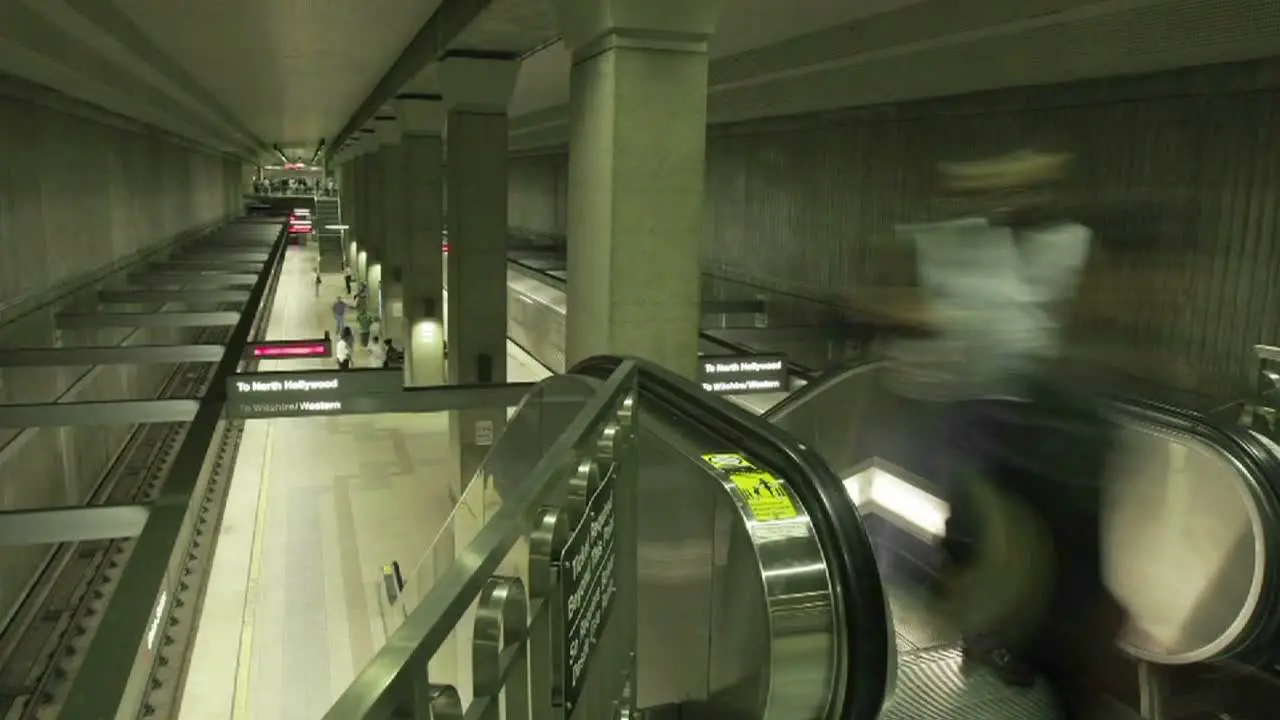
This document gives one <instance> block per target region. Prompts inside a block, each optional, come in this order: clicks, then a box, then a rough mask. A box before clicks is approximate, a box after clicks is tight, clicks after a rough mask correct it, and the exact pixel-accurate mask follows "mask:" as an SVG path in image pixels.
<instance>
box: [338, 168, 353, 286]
mask: <svg viewBox="0 0 1280 720" xmlns="http://www.w3.org/2000/svg"><path fill="white" fill-rule="evenodd" d="M333 161H334V164H335V165H336V166H337V168H338V171H337V173H336V175H337V178H338V222H339V223H341V224H342V225H343V226H344V227H345V228H346V229H345V230H343V231H342V267H343V270H344V271H347V272H350V269H351V268H352V267H354V257H355V253H354V252H353V247H354V241H353V240H352V238H354V237H355V235H354V233H352V231H351V203H352V198H351V175H352V172H353V171H352V167H351V149H350V147H349V146H343V147H342V148H341V149H340V150H338V153H337V154H336V155H334V157H333Z"/></svg>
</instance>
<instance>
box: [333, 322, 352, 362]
mask: <svg viewBox="0 0 1280 720" xmlns="http://www.w3.org/2000/svg"><path fill="white" fill-rule="evenodd" d="M355 347H356V344H355V336H354V335H353V334H352V332H351V328H349V327H344V328H342V331H341V332H340V333H338V344H337V345H334V346H333V357H334V359H335V360H337V361H338V369H339V370H350V369H351V358H352V355H353V354H354V353H355Z"/></svg>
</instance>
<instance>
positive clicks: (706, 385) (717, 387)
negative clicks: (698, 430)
mask: <svg viewBox="0 0 1280 720" xmlns="http://www.w3.org/2000/svg"><path fill="white" fill-rule="evenodd" d="M698 363H699V380H700V381H701V382H702V389H703V390H706V391H707V392H711V393H715V394H717V395H751V394H753V393H772V392H786V391H787V359H786V358H785V357H783V356H782V355H703V356H701V357H699V358H698Z"/></svg>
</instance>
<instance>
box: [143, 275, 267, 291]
mask: <svg viewBox="0 0 1280 720" xmlns="http://www.w3.org/2000/svg"><path fill="white" fill-rule="evenodd" d="M257 280H258V276H257V274H255V273H217V274H205V273H201V272H198V271H197V272H178V271H172V272H137V273H132V274H130V275H129V284H130V285H138V286H141V287H175V288H176V287H183V288H233V287H234V288H251V287H253V284H254V283H255V282H257Z"/></svg>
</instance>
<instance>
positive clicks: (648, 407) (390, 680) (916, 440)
mask: <svg viewBox="0 0 1280 720" xmlns="http://www.w3.org/2000/svg"><path fill="white" fill-rule="evenodd" d="M882 371H883V367H882V366H877V365H864V366H862V367H856V368H850V369H846V370H843V371H840V372H836V373H833V374H830V375H828V376H826V377H824V378H820V379H818V380H815V381H814V382H813V383H811V384H810V386H809V387H808V388H807V389H806V390H804V391H803V392H802V393H799V394H796V395H795V396H793V398H792V399H790V400H789V401H787V402H786V403H784V404H783V405H781V406H779V407H778V408H776V410H774V411H772V413H771V414H770V416H769V418H768V419H769V420H771V421H772V422H766V421H765V420H763V419H762V418H760V417H759V416H757V415H756V414H754V413H752V412H751V411H749V410H747V409H744V408H742V407H739V406H737V405H735V404H733V403H732V402H730V401H728V400H726V399H724V398H721V397H714V396H711V395H709V394H707V393H705V392H703V391H702V390H701V389H700V387H699V386H698V385H697V384H695V383H693V382H691V381H689V380H687V379H684V378H681V377H678V376H676V375H674V374H672V373H670V372H668V371H666V370H664V369H662V368H659V367H656V366H653V365H651V364H649V363H646V362H643V361H637V360H624V359H621V358H613V357H599V358H594V359H591V360H588V361H586V362H584V363H581V364H579V365H578V366H576V367H573V368H570V370H569V372H568V373H566V374H564V375H558V376H553V377H551V378H548V379H547V380H545V381H544V382H542V383H540V384H539V385H538V386H537V388H536V389H535V390H534V391H533V392H532V393H531V394H530V395H529V396H528V397H527V398H526V399H525V400H524V401H523V402H522V403H521V405H520V407H519V408H518V409H517V411H516V412H515V414H514V415H513V416H512V419H511V421H510V424H509V425H508V427H507V430H506V432H505V433H504V434H503V435H502V436H501V437H500V438H499V440H498V442H497V443H496V444H495V445H494V446H493V448H492V449H491V451H490V453H489V454H488V456H487V457H486V459H485V461H484V463H483V464H482V467H481V469H480V470H479V471H478V472H477V473H476V475H475V478H474V479H473V481H472V483H471V485H470V487H468V488H467V489H466V490H465V491H464V495H463V497H462V498H461V499H460V501H459V504H458V508H457V510H455V513H454V515H453V516H452V517H451V519H450V526H449V527H446V529H445V531H442V533H441V537H442V538H446V539H448V540H449V541H450V543H452V542H453V541H455V540H457V538H458V537H459V533H458V532H457V528H458V527H462V526H464V525H468V524H469V525H471V526H472V530H471V534H470V537H471V539H470V540H467V541H466V542H465V544H461V545H458V546H456V547H455V546H453V545H452V544H450V545H449V546H448V547H447V548H444V550H446V551H447V552H441V550H442V548H441V547H436V546H433V547H432V548H430V549H429V550H428V552H427V553H426V555H425V556H424V560H423V562H422V563H421V564H420V565H419V567H418V569H417V570H416V571H415V572H414V573H413V577H412V578H411V579H410V582H409V584H408V585H407V586H406V587H405V589H404V592H403V593H402V594H401V597H400V600H399V605H398V607H397V606H393V607H390V608H388V616H394V621H393V622H388V623H387V632H388V637H387V642H386V644H385V646H384V647H383V648H382V649H381V650H380V651H379V652H378V653H377V655H376V656H375V657H374V658H373V659H372V661H371V662H370V663H369V665H368V666H367V667H366V668H365V669H364V670H363V671H362V672H361V673H360V675H359V677H357V678H356V680H355V682H354V683H353V684H352V685H351V687H350V688H349V689H348V691H347V692H346V693H344V694H343V695H342V696H341V697H340V698H339V699H338V701H337V703H336V704H335V705H334V707H333V709H332V710H331V712H330V713H329V714H328V716H327V717H328V718H332V719H333V720H363V719H367V720H382V719H383V718H389V717H400V716H410V717H421V716H429V717H435V718H437V719H440V720H451V719H454V718H457V719H459V720H460V719H461V718H463V717H472V716H475V715H476V714H477V713H481V715H482V716H487V715H483V712H485V711H484V710H479V709H476V708H486V707H489V708H491V707H492V706H493V704H495V703H502V704H505V707H506V708H507V710H506V713H505V716H506V717H515V718H525V717H543V716H547V715H546V713H547V712H550V716H556V717H564V718H566V719H567V720H596V719H598V718H637V717H642V718H644V720H688V719H689V718H698V719H699V720H720V719H723V720H757V719H764V718H767V719H769V720H783V719H784V718H785V719H786V720H828V719H831V720H834V719H837V718H838V719H840V720H877V719H881V720H935V719H937V720H944V719H945V720H970V719H972V720H1004V719H1005V718H1010V719H1012V718H1017V719H1018V720H1038V719H1039V718H1044V719H1045V720H1049V718H1052V717H1053V711H1052V708H1051V707H1050V703H1049V698H1048V697H1047V695H1046V693H1045V692H1044V690H1043V688H1040V687H1032V688H1029V689H1018V688H1012V687H1009V686H1006V685H1005V684H1003V683H1002V682H1000V680H999V679H997V678H996V677H995V676H994V675H993V674H991V673H990V672H989V671H987V670H984V669H983V668H981V667H965V666H964V665H963V664H962V662H961V657H960V653H959V651H958V649H957V643H956V638H955V637H954V635H953V634H951V633H950V632H949V631H948V630H947V629H946V628H945V627H943V626H941V625H940V624H938V623H937V622H935V621H934V620H933V618H932V616H931V614H930V613H929V612H928V610H927V608H926V602H925V599H924V594H923V593H922V592H920V588H922V587H924V586H925V585H927V578H926V577H925V576H926V575H927V574H928V573H929V572H931V569H932V567H933V566H935V565H936V560H935V559H933V558H931V557H930V553H931V552H932V547H933V541H934V540H935V539H936V537H937V535H938V533H939V532H941V523H942V520H943V519H944V518H945V514H946V507H945V504H943V503H942V502H941V501H940V500H938V499H937V498H938V497H940V496H941V493H940V492H939V491H938V488H936V487H934V486H932V485H931V484H930V481H929V477H930V474H931V473H934V472H935V471H934V470H933V469H931V468H930V467H929V465H928V460H929V457H930V453H929V442H930V440H929V438H930V437H931V435H930V432H929V428H928V426H927V421H928V417H929V415H930V413H923V412H918V408H916V409H913V408H911V407H909V406H907V405H905V404H903V403H900V402H898V401H897V399H896V398H894V397H893V396H891V395H889V394H887V393H885V392H883V391H882V390H880V388H881V387H882V386H883V383H882V382H881V380H880V378H878V377H877V373H879V372H882ZM1115 407H1116V410H1117V413H1118V414H1119V416H1120V417H1121V420H1122V421H1123V426H1124V433H1125V439H1124V452H1123V458H1124V460H1123V461H1122V462H1120V463H1119V464H1118V465H1117V468H1118V471H1117V472H1118V473H1119V474H1118V475H1117V481H1118V482H1117V483H1116V485H1117V487H1119V488H1121V489H1122V490H1123V493H1122V494H1121V495H1120V496H1118V497H1116V498H1114V500H1115V503H1114V504H1115V507H1117V508H1118V511H1117V512H1116V513H1114V517H1112V518H1110V522H1109V525H1108V527H1109V530H1110V537H1109V538H1108V543H1107V547H1108V550H1109V555H1110V557H1109V559H1110V560H1111V565H1112V569H1113V571H1114V572H1115V576H1114V578H1113V580H1118V581H1124V580H1125V579H1126V578H1128V580H1129V582H1128V584H1127V585H1126V584H1124V583H1123V582H1121V585H1122V587H1121V594H1122V596H1123V599H1124V600H1125V601H1126V602H1127V603H1128V604H1129V605H1130V606H1131V607H1133V608H1134V610H1135V618H1136V622H1135V625H1134V628H1133V630H1132V631H1131V632H1130V633H1128V634H1127V635H1126V636H1125V639H1124V643H1125V649H1126V650H1128V651H1129V653H1128V655H1129V658H1128V659H1122V663H1123V667H1118V668H1117V669H1116V673H1115V675H1116V678H1117V686H1118V687H1117V695H1118V696H1122V695H1123V688H1122V687H1120V686H1126V685H1127V686H1136V685H1137V684H1138V679H1137V674H1138V671H1137V668H1136V663H1135V662H1134V659H1142V660H1143V661H1146V662H1148V663H1159V664H1162V665H1166V666H1174V665H1183V666H1190V665H1199V664H1204V663H1205V662H1207V661H1220V660H1224V659H1234V660H1237V661H1241V662H1253V663H1256V662H1258V661H1260V660H1261V659H1263V658H1265V657H1266V653H1267V652H1269V651H1270V648H1271V647H1273V646H1274V641H1275V639H1276V628H1275V618H1276V617H1277V613H1276V612H1275V611H1276V610H1277V609H1280V608H1277V598H1276V583H1275V582H1274V580H1275V578H1276V577H1277V575H1276V570H1277V568H1276V567H1275V559H1276V558H1278V557H1280V555H1277V554H1276V552H1275V549H1274V548H1273V544H1274V543H1275V542H1276V540H1277V536H1278V533H1277V532H1276V530H1275V528H1276V527H1277V525H1276V522H1277V521H1278V520H1280V514H1278V513H1277V512H1276V509H1277V507H1278V504H1277V502H1276V493H1275V488H1277V487H1280V485H1278V484H1277V481H1278V480H1280V474H1278V473H1277V472H1276V470H1277V468H1276V463H1275V457H1274V455H1275V453H1274V451H1275V449H1274V448H1272V447H1269V446H1267V445H1265V444H1263V443H1262V442H1260V441H1259V439H1258V438H1257V437H1256V436H1253V435H1251V434H1249V433H1247V432H1241V431H1238V430H1236V429H1234V428H1224V427H1219V426H1215V425H1213V424H1212V423H1207V422H1205V421H1204V420H1203V418H1200V417H1197V416H1194V415H1192V414H1190V413H1187V412H1185V411H1181V410H1178V409H1176V408H1174V407H1172V406H1169V405H1167V404H1161V403H1159V402H1151V401H1146V402H1130V401H1123V400H1117V402H1116V405H1115ZM934 476H935V477H936V475H934ZM606 508H607V512H606V510H605V509H606ZM1190 509H1195V510H1197V511H1198V512H1193V511H1191V510H1190ZM606 520H607V522H606ZM455 525H456V527H455ZM600 528H605V529H604V530H601V531H600V532H601V533H605V535H599V534H597V532H596V530H598V529H600ZM588 530H589V532H588ZM606 536H607V542H606V541H604V540H601V539H600V538H602V537H606ZM583 548H588V550H589V551H584V550H583ZM1250 548H1252V549H1251V550H1250ZM584 558H589V559H584ZM601 558H603V560H602V559H601ZM579 562H581V563H582V564H581V565H579V564H578V563H579ZM581 568H585V570H584V571H582V572H584V573H585V574H582V573H580V569H581ZM593 568H594V570H593ZM601 568H605V570H600V569H601ZM597 571H599V572H597ZM600 572H607V573H608V575H607V581H606V579H602V578H603V577H604V576H602V575H600V574H599V573H600ZM601 587H606V588H608V590H607V592H605V591H600V592H596V591H595V590H592V591H590V592H587V591H586V590H584V588H601ZM526 588H527V591H526ZM526 592H527V595H526ZM584 607H586V608H588V610H589V611H585V610H583V608H584ZM584 613H585V614H584ZM582 618H587V620H583V619H582ZM495 623H496V624H495ZM583 628H586V629H585V630H584V629H583ZM466 668H470V671H467V670H466ZM1126 673H1127V674H1126ZM428 678H429V682H428ZM512 678H518V680H512ZM512 683H514V684H512ZM504 687H505V688H506V689H504ZM513 693H514V695H513ZM526 697H527V698H529V700H528V704H527V705H522V704H521V702H522V701H521V700H520V699H522V698H526ZM1120 699H1121V700H1122V701H1123V704H1130V705H1133V704H1136V701H1135V700H1133V699H1132V698H1127V697H1120ZM513 703H515V704H514V705H513ZM468 707H470V708H472V709H471V710H468V709H467V708H468ZM513 708H514V709H513ZM527 708H531V709H532V712H530V710H529V709H527ZM548 708H550V710H547V709H548ZM426 709H429V710H430V712H431V713H432V714H431V715H427V714H426V713H425V712H424V710H426ZM1118 709H1119V710H1120V711H1121V712H1123V707H1119V708H1118ZM412 713H416V714H412ZM1116 717H1118V718H1119V717H1126V716H1125V715H1124V714H1118V715H1117V716H1116ZM1128 717H1133V715H1132V714H1130V715H1128ZM1157 717H1158V716H1157ZM1213 717H1216V716H1213Z"/></svg>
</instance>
